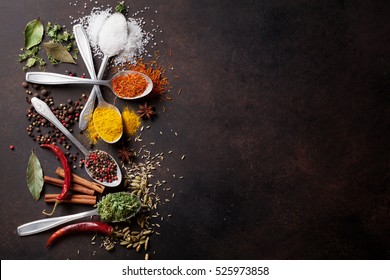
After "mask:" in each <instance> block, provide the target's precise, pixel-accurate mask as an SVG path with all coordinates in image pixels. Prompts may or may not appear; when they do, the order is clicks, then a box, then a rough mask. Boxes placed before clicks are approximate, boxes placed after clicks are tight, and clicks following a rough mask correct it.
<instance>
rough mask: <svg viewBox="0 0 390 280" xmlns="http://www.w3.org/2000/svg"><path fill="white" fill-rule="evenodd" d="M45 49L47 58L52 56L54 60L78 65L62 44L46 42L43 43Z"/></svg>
mask: <svg viewBox="0 0 390 280" xmlns="http://www.w3.org/2000/svg"><path fill="white" fill-rule="evenodd" d="M43 47H44V49H45V50H46V53H47V56H52V57H53V58H54V59H56V60H58V61H60V62H65V63H73V64H76V62H75V61H74V59H73V57H72V55H71V54H70V53H69V52H68V50H67V49H66V47H64V46H63V45H62V44H61V43H56V42H53V41H50V42H45V43H43Z"/></svg>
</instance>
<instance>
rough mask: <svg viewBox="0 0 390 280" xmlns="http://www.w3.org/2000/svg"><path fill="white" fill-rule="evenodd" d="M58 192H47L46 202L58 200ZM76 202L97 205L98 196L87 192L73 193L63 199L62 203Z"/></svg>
mask: <svg viewBox="0 0 390 280" xmlns="http://www.w3.org/2000/svg"><path fill="white" fill-rule="evenodd" d="M57 196H58V194H55V193H53V194H45V202H46V203H52V202H55V201H56V198H57ZM63 202H64V203H74V204H87V205H95V204H96V196H94V195H85V194H72V195H69V196H68V197H67V198H66V199H64V200H61V203H63Z"/></svg>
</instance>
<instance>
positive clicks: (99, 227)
mask: <svg viewBox="0 0 390 280" xmlns="http://www.w3.org/2000/svg"><path fill="white" fill-rule="evenodd" d="M90 231H92V232H100V233H103V234H105V235H111V234H113V233H114V229H113V227H112V226H110V225H109V224H106V223H103V222H81V223H76V224H71V225H67V226H65V227H63V228H60V229H59V230H57V231H56V232H54V233H53V234H52V235H51V236H50V237H49V239H48V240H47V244H46V245H47V247H50V246H52V245H53V243H54V242H55V241H56V240H57V239H58V238H60V237H63V236H66V235H68V234H71V233H75V232H90Z"/></svg>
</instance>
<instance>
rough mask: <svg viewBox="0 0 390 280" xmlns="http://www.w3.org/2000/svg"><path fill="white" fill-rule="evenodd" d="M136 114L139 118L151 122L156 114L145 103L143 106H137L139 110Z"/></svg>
mask: <svg viewBox="0 0 390 280" xmlns="http://www.w3.org/2000/svg"><path fill="white" fill-rule="evenodd" d="M137 113H138V114H139V115H140V117H141V118H144V119H149V120H151V119H152V118H153V116H154V115H156V113H155V112H154V110H153V107H152V106H150V105H148V103H146V102H145V104H144V105H139V110H138V111H137Z"/></svg>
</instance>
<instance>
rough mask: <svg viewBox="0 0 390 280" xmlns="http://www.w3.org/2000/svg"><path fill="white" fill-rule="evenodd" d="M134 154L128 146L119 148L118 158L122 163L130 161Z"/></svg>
mask: <svg viewBox="0 0 390 280" xmlns="http://www.w3.org/2000/svg"><path fill="white" fill-rule="evenodd" d="M134 156H135V154H134V152H133V151H132V150H131V149H130V148H128V147H122V148H120V149H119V150H118V158H119V159H120V160H121V162H122V163H128V162H130V161H131V160H132V159H133V157H134Z"/></svg>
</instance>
